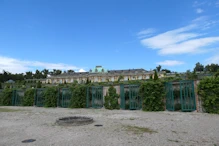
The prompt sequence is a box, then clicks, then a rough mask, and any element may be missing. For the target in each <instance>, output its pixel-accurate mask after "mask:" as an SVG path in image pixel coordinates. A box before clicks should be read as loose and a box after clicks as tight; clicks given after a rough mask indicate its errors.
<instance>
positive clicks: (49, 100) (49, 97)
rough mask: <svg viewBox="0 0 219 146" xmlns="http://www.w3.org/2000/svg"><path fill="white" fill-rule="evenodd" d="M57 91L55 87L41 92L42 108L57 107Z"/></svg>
mask: <svg viewBox="0 0 219 146" xmlns="http://www.w3.org/2000/svg"><path fill="white" fill-rule="evenodd" d="M57 97H58V90H57V88H56V87H48V88H46V89H45V91H44V92H43V98H44V107H57Z"/></svg>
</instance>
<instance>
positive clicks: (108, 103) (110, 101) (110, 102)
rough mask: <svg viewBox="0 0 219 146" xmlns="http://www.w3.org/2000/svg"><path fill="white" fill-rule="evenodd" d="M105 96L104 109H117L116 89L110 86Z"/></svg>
mask: <svg viewBox="0 0 219 146" xmlns="http://www.w3.org/2000/svg"><path fill="white" fill-rule="evenodd" d="M108 92H109V93H107V95H106V96H105V103H104V106H105V108H106V109H119V104H118V98H119V95H118V94H117V93H116V89H115V88H114V87H113V86H110V87H109V89H108Z"/></svg>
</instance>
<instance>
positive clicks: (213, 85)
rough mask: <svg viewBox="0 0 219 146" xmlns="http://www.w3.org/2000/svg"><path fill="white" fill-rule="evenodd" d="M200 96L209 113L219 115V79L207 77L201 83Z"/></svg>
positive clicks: (199, 86) (199, 87)
mask: <svg viewBox="0 0 219 146" xmlns="http://www.w3.org/2000/svg"><path fill="white" fill-rule="evenodd" d="M198 94H199V95H200V96H201V100H202V106H203V108H204V110H205V111H206V112H207V113H216V114H219V77H207V78H204V79H202V80H201V81H200V83H199V85H198Z"/></svg>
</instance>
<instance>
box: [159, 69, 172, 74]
mask: <svg viewBox="0 0 219 146" xmlns="http://www.w3.org/2000/svg"><path fill="white" fill-rule="evenodd" d="M161 71H165V72H166V73H171V71H170V70H168V69H162V70H161Z"/></svg>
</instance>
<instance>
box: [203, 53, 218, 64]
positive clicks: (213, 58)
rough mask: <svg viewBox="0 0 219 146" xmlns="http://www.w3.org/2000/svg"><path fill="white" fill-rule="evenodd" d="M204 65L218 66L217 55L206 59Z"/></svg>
mask: <svg viewBox="0 0 219 146" xmlns="http://www.w3.org/2000/svg"><path fill="white" fill-rule="evenodd" d="M205 63H206V64H211V63H215V64H219V54H216V55H214V56H212V57H210V58H208V59H206V60H205Z"/></svg>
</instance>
